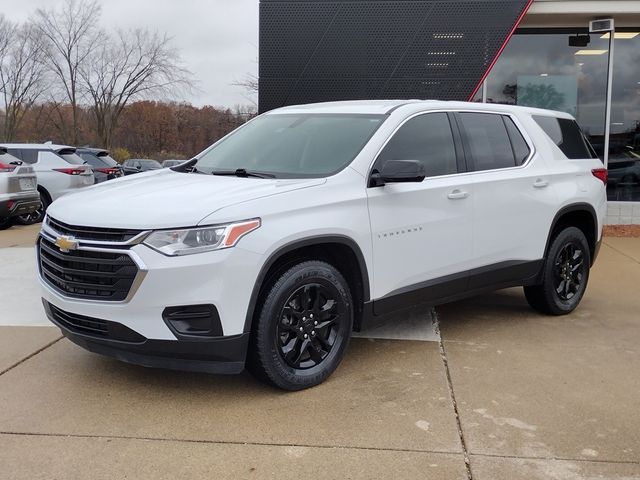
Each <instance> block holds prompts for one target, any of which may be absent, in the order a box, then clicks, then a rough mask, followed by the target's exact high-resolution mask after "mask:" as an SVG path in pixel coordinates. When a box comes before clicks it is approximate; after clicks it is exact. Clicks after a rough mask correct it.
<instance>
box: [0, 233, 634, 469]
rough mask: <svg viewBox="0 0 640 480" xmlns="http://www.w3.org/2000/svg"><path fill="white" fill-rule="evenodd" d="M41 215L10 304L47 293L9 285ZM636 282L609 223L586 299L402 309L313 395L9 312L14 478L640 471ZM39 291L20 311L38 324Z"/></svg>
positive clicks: (495, 300)
mask: <svg viewBox="0 0 640 480" xmlns="http://www.w3.org/2000/svg"><path fill="white" fill-rule="evenodd" d="M14 228H15V227H14ZM36 231H37V229H35V228H33V227H31V228H30V229H20V230H16V231H15V233H14V232H13V229H11V230H9V231H7V232H2V233H0V245H5V246H6V247H7V248H5V249H0V262H2V263H0V265H2V271H0V302H1V303H2V304H3V305H4V307H3V311H5V312H6V311H7V310H11V309H13V311H14V312H15V311H18V310H20V309H23V310H24V311H25V312H26V311H27V310H25V309H24V308H23V307H21V305H20V304H21V303H23V301H25V298H24V296H26V297H29V301H30V302H32V303H33V305H35V306H37V307H38V308H40V306H39V301H38V298H32V297H33V296H34V295H35V294H37V292H34V291H30V292H22V293H19V292H17V291H16V290H15V289H13V290H12V289H10V288H9V287H8V286H7V284H8V282H9V281H10V280H11V278H13V277H12V275H18V276H19V275H25V276H27V277H28V275H29V273H28V270H26V269H28V268H29V267H28V266H27V263H23V262H21V261H14V262H13V263H7V262H11V261H12V260H11V259H12V258H13V259H15V258H18V257H20V256H21V255H24V262H27V260H26V259H27V257H26V255H30V254H31V253H27V252H30V249H28V250H25V251H24V252H21V249H23V248H28V246H29V243H32V241H33V237H34V235H35V232H36ZM9 234H10V235H11V238H9ZM18 237H19V238H18ZM9 245H13V246H12V247H9ZM7 250H11V252H9V253H8V252H7ZM9 265H10V266H9ZM21 265H22V267H21ZM21 268H22V270H21ZM7 272H9V273H7ZM639 284H640V239H627V238H607V239H605V244H604V245H603V247H602V251H601V256H600V258H599V260H598V263H597V264H596V267H595V268H594V270H593V271H592V276H591V280H590V286H589V289H588V292H587V295H586V297H585V299H584V301H583V304H582V305H581V307H580V308H579V309H578V310H577V311H576V312H574V313H573V314H572V315H570V316H567V317H562V318H553V317H545V316H541V315H538V314H537V313H535V312H533V311H532V310H530V309H529V308H528V306H527V305H526V302H525V300H524V297H523V295H522V292H521V289H510V290H504V291H501V292H496V293H494V294H490V295H484V296H481V297H477V298H474V299H469V300H465V301H462V302H457V303H454V304H451V305H446V306H442V307H439V308H437V309H436V310H435V317H433V318H432V317H431V311H430V310H428V309H413V310H410V311H407V312H402V313H401V314H399V315H396V316H392V317H390V318H388V319H386V321H385V322H383V323H381V324H379V325H376V326H374V328H373V329H371V330H370V331H369V332H368V333H365V337H369V338H357V339H354V340H353V341H352V344H351V345H350V347H349V350H348V353H347V356H346V358H345V361H344V362H343V364H342V365H341V366H340V368H339V369H338V371H337V372H336V373H335V374H334V375H333V376H332V377H331V378H330V379H329V380H328V381H327V382H326V383H325V384H323V385H321V386H319V387H316V388H314V389H311V390H307V391H304V392H298V393H283V392H280V391H276V390H274V389H271V388H269V387H266V386H264V385H262V384H260V383H258V382H256V381H255V380H254V379H253V378H252V377H251V376H249V375H248V374H243V375H239V376H232V377H224V376H210V375H203V374H190V373H180V372H170V371H162V370H152V369H145V368H142V367H136V366H132V365H127V364H123V363H120V362H117V361H115V360H111V359H108V358H103V357H100V356H98V355H94V354H91V353H88V352H85V351H83V350H82V349H80V348H79V347H76V346H75V345H73V344H71V343H70V342H68V341H67V340H65V339H61V340H59V338H60V335H59V332H58V330H57V329H55V328H53V327H37V326H31V327H16V326H0V372H1V373H0V405H2V408H1V409H0V466H1V467H0V479H5V478H6V479H34V478H36V479H37V478H42V479H50V478H61V479H62V478H64V479H68V478H83V479H84V478H105V479H106V478H109V479H113V478H135V479H138V478H176V477H187V478H205V477H206V478H234V479H236V478H307V477H311V476H314V477H317V476H322V477H323V478H394V479H395V478H434V479H467V478H472V479H480V480H492V479H496V480H501V479H504V480H507V479H508V480H512V479H528V480H530V479H533V480H536V479H568V480H578V479H592V478H594V479H595V478H604V479H626V480H628V479H640V434H639V433H638V432H640V413H638V412H639V408H638V407H640V401H639V400H638V398H640V377H639V376H638V371H639V369H640V347H638V343H639V341H640V315H639V314H638V310H639V308H638V307H640V303H639V300H638V297H637V285H639ZM27 285H28V284H27ZM28 288H31V287H27V289H28ZM5 291H10V292H12V295H11V297H9V296H7V295H6V294H3V293H2V292H5ZM20 295H23V297H21V296H20ZM18 299H19V301H18ZM35 306H34V307H33V310H32V311H30V313H25V314H22V316H21V317H19V318H21V319H23V320H22V321H26V322H27V323H29V324H37V323H38V322H40V321H41V320H39V319H40V318H41V314H39V313H37V311H38V310H37V309H36V308H35ZM29 308H30V307H29ZM5 317H6V316H5V315H3V318H2V321H1V323H3V324H5V325H7V324H10V323H11V322H10V321H8V320H6V318H5ZM36 317H37V318H36ZM14 318H18V317H15V316H14ZM14 322H15V320H14ZM432 322H434V323H435V324H436V326H438V325H439V330H440V333H441V338H440V335H438V332H437V331H434V329H433V328H432V326H431V325H432ZM412 332H413V333H412ZM372 337H375V338H372ZM466 460H468V463H467V461H466Z"/></svg>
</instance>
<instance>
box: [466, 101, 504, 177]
mask: <svg viewBox="0 0 640 480" xmlns="http://www.w3.org/2000/svg"><path fill="white" fill-rule="evenodd" d="M459 115H460V120H461V122H462V127H463V129H464V132H465V134H466V137H467V142H468V146H469V150H470V153H471V156H472V158H473V163H474V169H475V170H476V171H478V170H494V169H496V168H508V167H514V166H515V165H516V161H515V158H514V154H513V149H512V148H511V141H510V139H509V134H508V133H507V128H506V126H505V122H504V121H503V120H502V115H496V114H493V113H460V114H459Z"/></svg>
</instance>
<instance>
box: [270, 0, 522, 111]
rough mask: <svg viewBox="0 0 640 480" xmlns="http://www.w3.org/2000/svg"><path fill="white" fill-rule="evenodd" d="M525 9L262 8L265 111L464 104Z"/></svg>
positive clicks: (359, 3) (332, 2) (339, 3)
mask: <svg viewBox="0 0 640 480" xmlns="http://www.w3.org/2000/svg"><path fill="white" fill-rule="evenodd" d="M529 4H530V1H529V0H384V1H383V0H377V1H376V0H261V3H260V53H259V57H260V58H259V77H260V84H259V85H260V91H259V109H260V111H261V112H264V111H267V110H271V109H273V108H277V107H280V106H284V105H293V104H298V103H311V102H323V101H331V100H347V99H349V100H353V99H380V98H385V99H389V98H394V99H396V98H400V99H408V98H434V99H443V100H466V99H468V98H469V97H470V95H471V94H472V93H473V91H474V90H475V88H476V87H477V86H478V84H479V82H480V81H481V79H482V78H483V75H484V74H485V72H486V71H487V70H488V68H489V67H490V65H491V63H492V62H493V60H494V58H495V57H496V55H497V53H498V52H499V51H500V49H501V48H502V47H503V45H504V43H505V42H506V40H507V39H508V37H509V35H510V33H511V32H512V31H513V29H514V27H515V25H516V23H517V22H518V21H519V19H520V18H521V17H522V15H523V14H524V12H525V11H526V9H527V8H528V5H529Z"/></svg>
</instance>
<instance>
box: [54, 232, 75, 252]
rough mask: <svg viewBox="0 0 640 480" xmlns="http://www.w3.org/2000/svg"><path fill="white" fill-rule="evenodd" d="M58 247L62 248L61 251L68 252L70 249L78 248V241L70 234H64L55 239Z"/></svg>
mask: <svg viewBox="0 0 640 480" xmlns="http://www.w3.org/2000/svg"><path fill="white" fill-rule="evenodd" d="M55 245H56V247H58V248H59V249H60V251H61V252H64V253H68V252H69V251H70V250H75V249H76V248H78V242H77V241H76V240H75V239H74V238H73V237H69V236H68V235H63V236H61V237H58V238H56V241H55Z"/></svg>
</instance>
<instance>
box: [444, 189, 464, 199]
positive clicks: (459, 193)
mask: <svg viewBox="0 0 640 480" xmlns="http://www.w3.org/2000/svg"><path fill="white" fill-rule="evenodd" d="M468 196H469V192H465V191H463V190H459V189H457V188H456V189H455V190H453V191H452V192H451V193H450V194H449V195H447V197H448V198H450V199H451V200H460V199H463V198H467V197H468Z"/></svg>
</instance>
